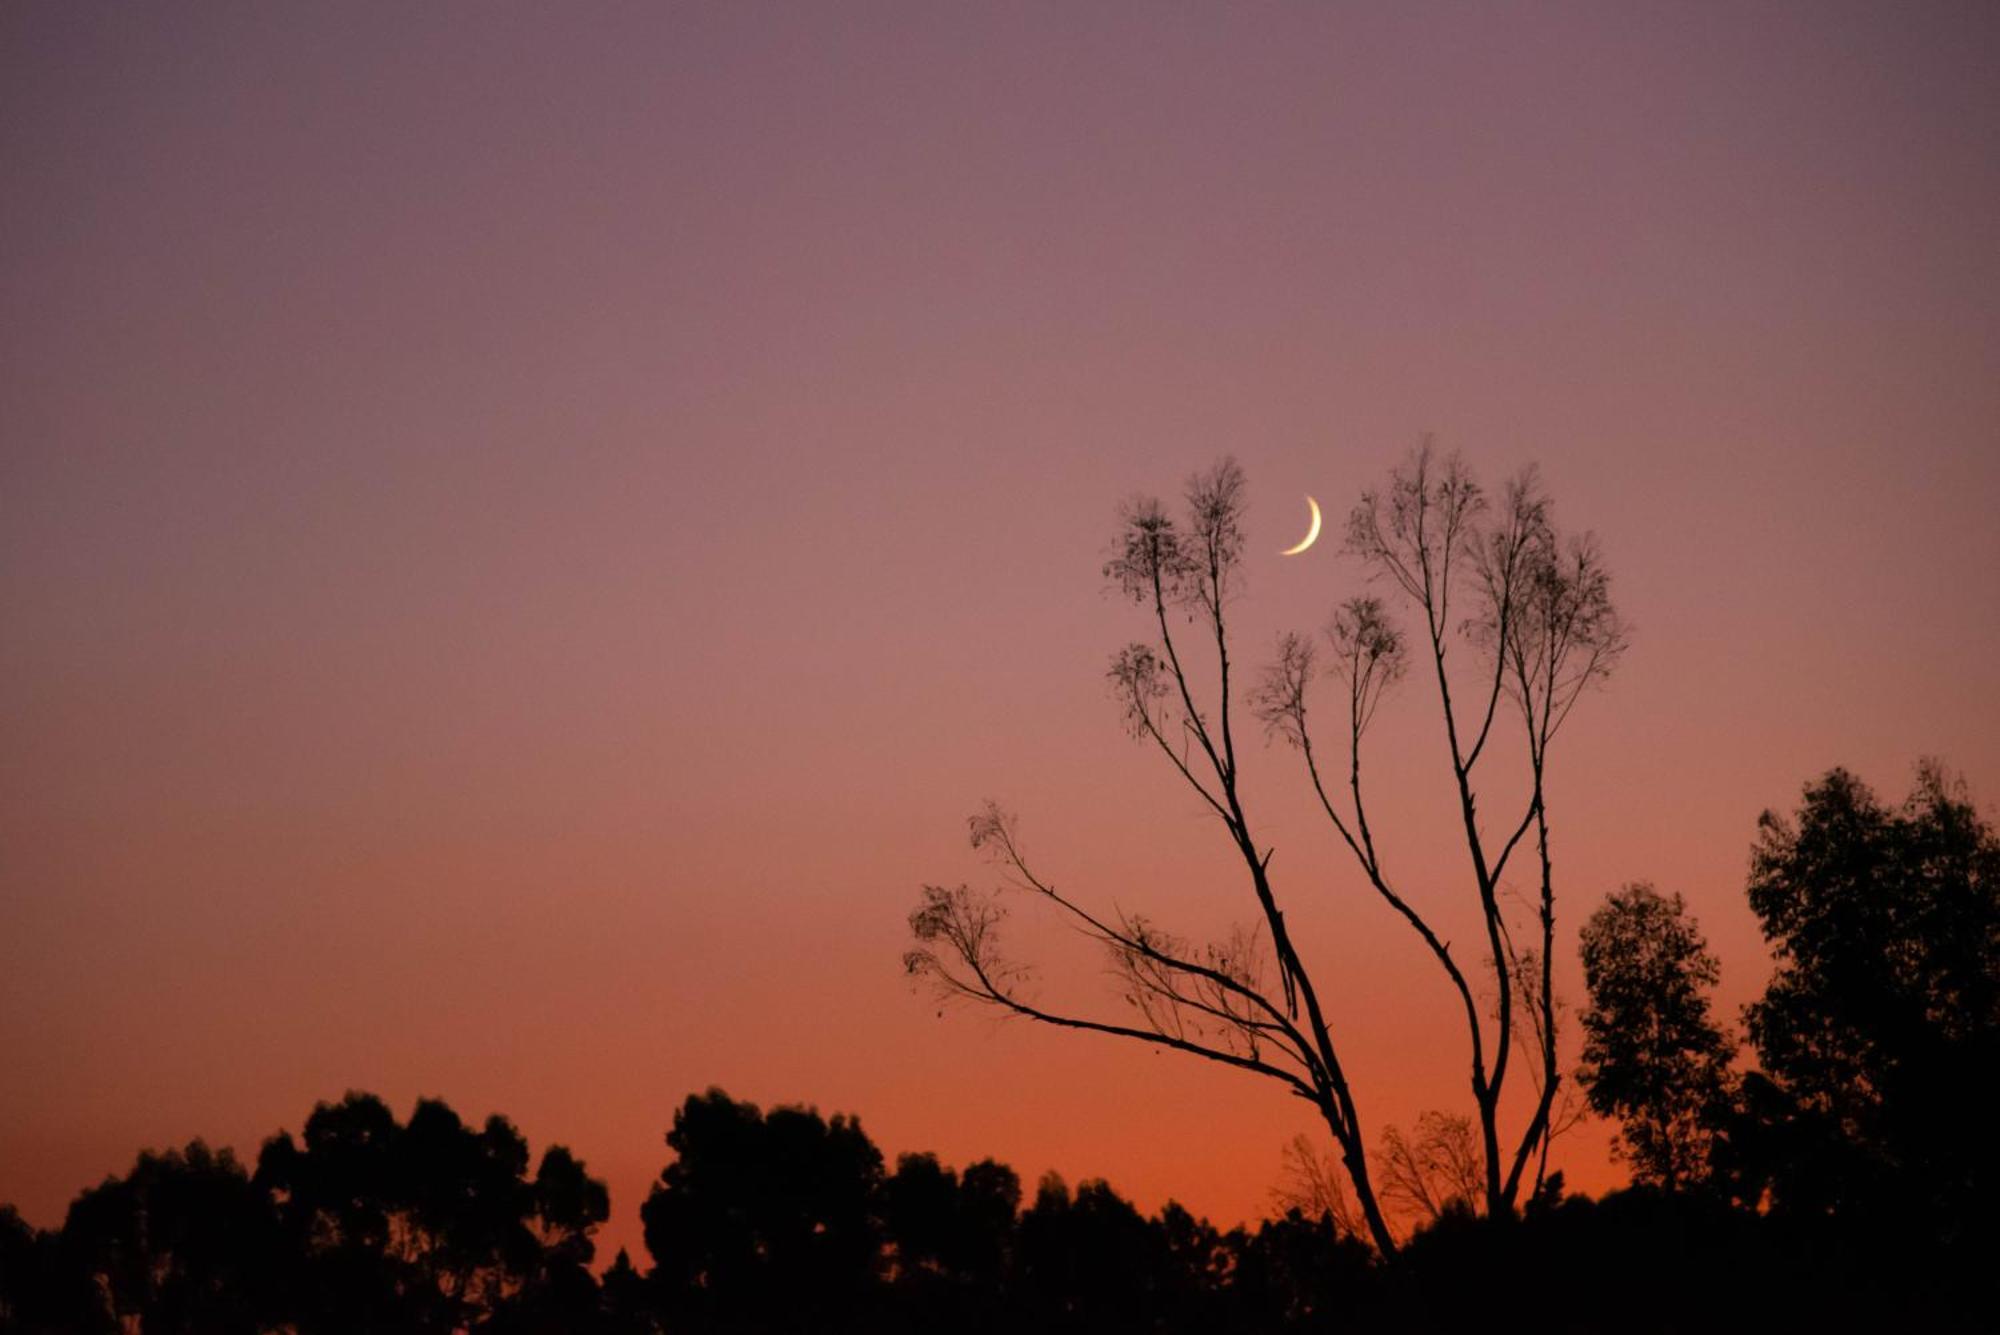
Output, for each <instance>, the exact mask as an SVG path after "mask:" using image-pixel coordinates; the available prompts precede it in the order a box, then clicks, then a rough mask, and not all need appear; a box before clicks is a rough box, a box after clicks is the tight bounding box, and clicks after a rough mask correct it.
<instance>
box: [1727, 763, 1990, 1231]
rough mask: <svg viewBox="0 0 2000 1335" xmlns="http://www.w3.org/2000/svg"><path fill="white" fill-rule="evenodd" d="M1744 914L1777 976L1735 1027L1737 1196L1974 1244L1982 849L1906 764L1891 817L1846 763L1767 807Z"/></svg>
mask: <svg viewBox="0 0 2000 1335" xmlns="http://www.w3.org/2000/svg"><path fill="white" fill-rule="evenodd" d="M1749 895H1750V907H1751V908H1752V909H1753V910H1755V911H1756V913H1757V916H1758V918H1759V919H1760V921H1761V922H1762V924H1763V928H1764V934H1765V937H1766V939H1767V940H1769V941H1770V943H1771V946H1772V951H1773V954H1774V956H1775V957H1776V970H1775V973H1774V976H1773V977H1772V979H1771V982H1770V985H1769V987H1768V988H1767V989H1766V991H1765V993H1764V996H1763V998H1762V1000H1760V1001H1758V1002H1757V1003H1756V1004H1754V1005H1752V1006H1751V1007H1750V1008H1749V1009H1748V1011H1747V1012H1746V1015H1745V1019H1746V1021H1747V1024H1748V1028H1749V1031H1750V1037H1751V1040H1752V1042H1753V1044H1754V1045H1755V1047H1756V1051H1757V1056H1758V1062H1759V1065H1760V1067H1761V1071H1760V1072H1759V1073H1757V1074H1754V1075H1752V1076H1750V1077H1749V1078H1748V1079H1746V1081H1745V1082H1744V1084H1745V1088H1744V1091H1743V1100H1742V1106H1741V1108H1740V1109H1739V1111H1738V1113H1737V1115H1736V1117H1735V1118H1734V1119H1733V1121H1732V1123H1731V1125H1730V1126H1729V1127H1728V1129H1727V1134H1726V1137H1725V1143H1724V1144H1723V1146H1721V1147H1720V1149H1719V1151H1718V1158H1719V1160H1720V1162H1721V1163H1722V1164H1723V1165H1724V1166H1725V1167H1726V1168H1727V1169H1728V1172H1729V1177H1730V1181H1731V1185H1732V1186H1733V1188H1734V1190H1735V1192H1736V1194H1737V1196H1738V1197H1739V1199H1742V1200H1744V1201H1746V1202H1751V1203H1755V1202H1759V1201H1768V1203H1769V1204H1771V1205H1772V1206H1773V1207H1774V1208H1777V1209H1779V1210H1781V1211H1790V1212H1797V1213H1803V1214H1818V1215H1827V1214H1832V1215H1839V1216H1841V1217H1843V1218H1845V1219H1847V1220H1849V1221H1850V1222H1852V1221H1858V1220H1862V1219H1869V1220H1873V1221H1875V1222H1876V1223H1877V1224H1879V1225H1880V1226H1881V1227H1882V1229H1883V1231H1884V1232H1885V1233H1886V1234H1897V1235H1907V1234H1909V1233H1911V1232H1913V1231H1914V1232H1916V1233H1918V1234H1920V1235H1925V1236H1928V1237H1929V1238H1930V1239H1931V1240H1932V1241H1934V1242H1936V1243H1937V1244H1939V1245H1942V1246H1952V1247H1965V1248H1968V1249H1970V1248H1975V1247H1979V1246H1983V1245H1984V1244H1985V1242H1988V1241H1990V1240H1991V1239H1992V1238H1993V1236H1994V1230H1993V1228H1992V1225H1991V1224H1990V1223H1988V1222H1987V1220H1988V1219H1989V1218H1990V1214H1991V1209H1992V1200H1993V1193H1994V1190H1995V1189H1996V1187H2000V1142H1997V1141H1996V1140H1995V1139H1994V1137H1993V1135H1992V1130H1991V1121H1992V1116H1991V1108H1992V1104H1991V1099H1990V1096H1987V1095H1984V1094H1983V1093H1981V1092H1979V1091H1980V1090H1982V1089H1983V1087H1984V1086H1985V1085H1987V1084H1989V1083H1990V1082H1991V1080H1992V1078H1993V1075H1994V1073H1995V1071H2000V839H1996V837H1995V835H1994V832H1993V829H1992V827H1991V826H1990V825H1989V824H1987V823H1986V822H1985V821H1983V820H1982V819H1981V818H1980V816H1979V813H1978V810H1977V808H1976V807H1975V806H1974V805H1973V803H1972V801H1971V800H1970V798H1969V797H1968V796H1967V795H1966V794H1965V792H1964V791H1963V789H1962V788H1961V787H1959V786H1957V785H1954V784H1953V783H1952V782H1951V781H1949V780H1948V779H1947V778H1946V777H1945V775H1944V774H1943V772H1942V771H1941V770H1940V769H1938V768H1937V767H1936V766H1935V765H1926V766H1923V767H1921V768H1920V769H1919V771H1918V776H1917V783H1916V786H1915V790H1914V791H1913V792H1912V793H1911V795H1910V796H1909V798H1908V799H1907V800H1906V801H1905V802H1904V803H1903V804H1902V805H1901V806H1900V807H1896V808H1891V807H1887V806H1885V805H1883V804H1882V803H1881V802H1879V801H1878V800H1877V799H1876V797H1875V795H1874V794H1873V793H1872V792H1870V791H1869V790H1868V788H1867V787H1866V786H1865V785H1864V784H1862V783H1861V782H1860V781H1859V780H1857V779H1856V778H1855V777H1854V776H1853V775H1851V774H1849V773H1847V772H1846V771H1845V770H1838V769H1837V770H1833V771H1831V772H1830V773H1828V774H1827V775H1826V776H1825V777H1824V778H1822V779H1821V780H1819V781H1818V782H1817V783H1814V784H1812V785H1811V786H1809V787H1808V788H1807V789H1806V792H1805V800H1804V803H1803V805H1802V806H1801V807H1800V809H1799V812H1798V815H1797V816H1796V818H1794V819H1791V820H1786V819H1784V818H1782V817H1779V816H1776V815H1774V814H1772V813H1769V812H1767V813H1765V815H1764V817H1763V818H1762V820H1761V821H1760V822H1759V826H1758V842H1757V846H1756V848H1755V850H1754V852H1753V857H1752V866H1751V874H1750V885H1749Z"/></svg>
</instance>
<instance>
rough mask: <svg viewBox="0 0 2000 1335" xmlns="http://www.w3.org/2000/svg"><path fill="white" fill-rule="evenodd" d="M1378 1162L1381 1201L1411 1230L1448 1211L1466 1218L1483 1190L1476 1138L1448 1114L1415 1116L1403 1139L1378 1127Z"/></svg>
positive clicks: (1464, 1123) (1470, 1128) (1465, 1121)
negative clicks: (1380, 1130) (1380, 1144)
mask: <svg viewBox="0 0 2000 1335" xmlns="http://www.w3.org/2000/svg"><path fill="white" fill-rule="evenodd" d="M1378 1162H1379V1163H1380V1165H1381V1169H1380V1171H1381V1174H1382V1199H1383V1200H1384V1201H1385V1202H1387V1203H1388V1204H1389V1205H1390V1206H1392V1207H1393V1208H1395V1209H1396V1210H1397V1211H1398V1212H1399V1213H1400V1214H1401V1215H1402V1216H1403V1218H1404V1219H1406V1220H1409V1221H1411V1222H1412V1223H1414V1224H1417V1225H1425V1224H1435V1223H1436V1222H1437V1221H1438V1220H1440V1219H1442V1218H1444V1217H1445V1215H1446V1214H1449V1213H1451V1212H1453V1211H1457V1212H1460V1213H1464V1214H1471V1213H1472V1212H1473V1211H1474V1209H1475V1208H1476V1206H1477V1203H1478V1200H1479V1195H1480V1192H1481V1190H1482V1189H1483V1187H1484V1183H1483V1182H1482V1180H1481V1174H1482V1164H1481V1162H1480V1156H1479V1134H1478V1132H1477V1131H1476V1130H1475V1129H1474V1128H1473V1125H1472V1121H1471V1119H1470V1118H1465V1117H1454V1116H1452V1115H1451V1114H1450V1113H1443V1112H1438V1111H1435V1110H1432V1111H1428V1112H1425V1113H1422V1114H1420V1115H1419V1116H1418V1117H1417V1124H1416V1127H1415V1129H1414V1131H1413V1132H1412V1133H1411V1134H1410V1135H1408V1136H1405V1135H1404V1134H1403V1133H1402V1131H1400V1130H1399V1129H1397V1128H1396V1127H1393V1126H1385V1127H1383V1128H1382V1150H1381V1153H1380V1155H1379V1156H1378Z"/></svg>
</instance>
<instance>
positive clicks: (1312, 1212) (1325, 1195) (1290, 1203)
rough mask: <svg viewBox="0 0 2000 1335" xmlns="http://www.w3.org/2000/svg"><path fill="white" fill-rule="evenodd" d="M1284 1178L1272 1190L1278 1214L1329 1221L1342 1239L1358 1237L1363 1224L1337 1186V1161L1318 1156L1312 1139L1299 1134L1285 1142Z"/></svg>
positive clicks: (1327, 1156) (1338, 1168)
mask: <svg viewBox="0 0 2000 1335" xmlns="http://www.w3.org/2000/svg"><path fill="white" fill-rule="evenodd" d="M1283 1162H1284V1177H1283V1178H1282V1179H1280V1181H1279V1183H1278V1185H1277V1186H1275V1187H1273V1188H1271V1203H1272V1204H1273V1205H1274V1206H1276V1207H1277V1209H1278V1212H1279V1213H1280V1214H1284V1213H1286V1212H1288V1211H1292V1210H1297V1211H1298V1212H1299V1213H1300V1214H1302V1215H1304V1216H1305V1217H1306V1218H1308V1219H1331V1220H1332V1221H1333V1226H1334V1228H1336V1229H1337V1230H1339V1232H1340V1234H1341V1235H1342V1236H1343V1237H1359V1236H1360V1235H1361V1229H1362V1224H1361V1221H1360V1219H1359V1218H1358V1217H1357V1216H1356V1215H1355V1213H1354V1202H1353V1201H1352V1200H1350V1199H1349V1198H1348V1195H1347V1188H1346V1187H1344V1186H1342V1185H1341V1183H1340V1178H1341V1173H1342V1172H1343V1169H1342V1168H1341V1164H1340V1160H1339V1159H1338V1158H1336V1157H1334V1156H1332V1155H1326V1154H1321V1153H1320V1151H1319V1147H1318V1146H1317V1145H1315V1144H1314V1143H1313V1138H1312V1137H1311V1136H1308V1135H1306V1134H1305V1133H1304V1132H1300V1133H1299V1134H1298V1135H1296V1136H1293V1137H1292V1138H1291V1139H1290V1140H1288V1141H1286V1142H1285V1148H1284V1150H1283Z"/></svg>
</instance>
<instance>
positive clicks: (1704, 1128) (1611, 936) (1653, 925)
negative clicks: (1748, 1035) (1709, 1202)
mask: <svg viewBox="0 0 2000 1335" xmlns="http://www.w3.org/2000/svg"><path fill="white" fill-rule="evenodd" d="M1581 950H1582V955H1583V978H1584V987H1585V990H1586V991H1587V992H1588V993H1589V995H1590V1004H1589V1008H1588V1009H1586V1010H1585V1011H1584V1013H1583V1016H1582V1023H1583V1064H1582V1066H1581V1067H1580V1068H1579V1069H1578V1071H1577V1077H1578V1079H1579V1080H1581V1081H1582V1082H1583V1085H1584V1087H1585V1088H1586V1089H1587V1090H1588V1091H1589V1097H1590V1106H1591V1109H1592V1111H1594V1112H1596V1113H1598V1114H1599V1115H1601V1116H1606V1117H1616V1118H1617V1119H1618V1120H1619V1122H1620V1124H1621V1127H1620V1132H1619V1135H1620V1139H1621V1141H1622V1148H1621V1153H1622V1154H1623V1156H1624V1158H1625V1160H1626V1161H1627V1162H1628V1163H1629V1164H1630V1165H1631V1167H1632V1175H1633V1177H1634V1178H1635V1179H1636V1180H1638V1181H1640V1182H1649V1183H1656V1184H1658V1185H1660V1186H1662V1187H1665V1188H1666V1189H1667V1190H1668V1191H1672V1190H1675V1189H1676V1188H1678V1187H1681V1186H1684V1185H1686V1184H1687V1183H1689V1182H1691V1181H1695V1180H1697V1179H1699V1178H1701V1177H1703V1176H1704V1175H1705V1174H1706V1172H1707V1164H1708V1157H1709V1148H1710V1141H1711V1132H1712V1128H1713V1126H1714V1124H1715V1122H1716V1119H1717V1118H1718V1117H1719V1116H1720V1114H1721V1111H1722V1109H1723V1107H1724V1105H1725V1103H1726V1101H1727V1099H1728V1097H1729V1084H1730V1080H1729V1061H1730V1057H1731V1054H1732V1053H1733V1051H1734V1045H1733V1044H1732V1043H1731V1042H1730V1041H1729V1039H1728V1038H1727V1037H1726V1036H1725V1035H1724V1034H1723V1032H1722V1030H1721V1029H1720V1028H1718V1027H1717V1025H1716V1023H1715V1021H1714V1020H1713V1019H1711V1018H1710V1016H1709V1004H1708V996H1707V992H1706V989H1708V988H1711V987H1714V986H1715V983H1716V980H1717V979H1718V978H1719V977H1720V966H1718V964H1717V963H1716V960H1715V956H1713V955H1711V954H1710V953H1709V951H1708V943H1707V942H1706V941H1705V940H1704V939H1703V937H1702V934H1701V929H1700V927H1699V926H1698V925H1697V924H1696V923H1695V921H1694V919H1693V918H1692V917H1690V916H1689V914H1688V912H1687V905H1686V904H1685V902H1683V901H1682V899H1681V897H1680V896H1679V895H1677V894H1676V895H1673V896H1671V897H1669V896H1665V895H1662V894H1660V893H1659V891H1657V890H1655V889H1654V888H1653V887H1652V886H1650V885H1647V884H1644V883H1643V882H1640V883H1634V884H1631V885H1628V886H1626V887H1624V888H1623V889H1621V890H1618V891H1615V892H1613V893H1612V894H1610V895H1607V896H1606V897H1605V900H1604V903H1602V904H1601V905H1599V906H1598V908H1597V910H1596V911H1595V912H1594V913H1592V914H1591V915H1590V918H1589V920H1588V921H1587V922H1585V923H1584V926H1583V933H1582V943H1581Z"/></svg>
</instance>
